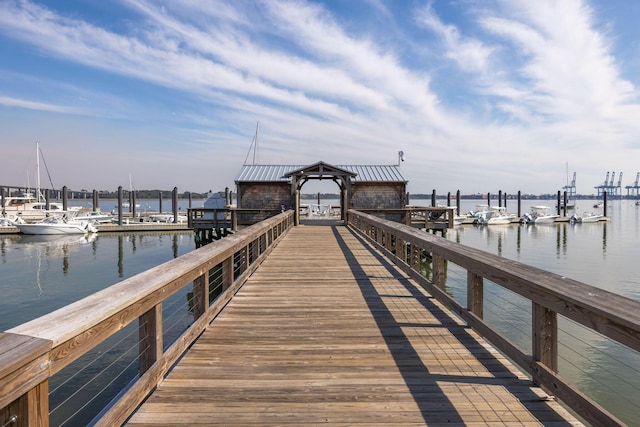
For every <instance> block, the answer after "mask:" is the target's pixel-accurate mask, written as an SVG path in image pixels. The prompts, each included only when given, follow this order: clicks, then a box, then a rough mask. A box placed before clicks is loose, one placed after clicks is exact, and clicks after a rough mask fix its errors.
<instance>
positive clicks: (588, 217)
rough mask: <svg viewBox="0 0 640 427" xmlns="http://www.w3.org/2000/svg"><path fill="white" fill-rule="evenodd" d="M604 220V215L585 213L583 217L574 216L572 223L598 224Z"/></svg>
mask: <svg viewBox="0 0 640 427" xmlns="http://www.w3.org/2000/svg"><path fill="white" fill-rule="evenodd" d="M603 218H604V215H602V214H596V213H593V212H585V213H583V214H582V215H579V216H578V215H572V216H571V219H570V220H569V221H570V222H581V223H584V222H598V221H600V220H602V219H603Z"/></svg>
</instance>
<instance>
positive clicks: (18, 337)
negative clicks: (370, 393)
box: [0, 211, 293, 426]
mask: <svg viewBox="0 0 640 427" xmlns="http://www.w3.org/2000/svg"><path fill="white" fill-rule="evenodd" d="M292 226H293V211H288V212H285V213H281V214H279V215H277V216H275V217H272V218H269V219H267V220H264V221H262V222H260V223H258V224H255V225H253V226H250V227H247V228H246V229H244V230H242V231H240V232H238V233H236V234H233V235H231V236H229V237H226V238H224V239H222V240H219V241H217V242H214V243H212V244H209V245H206V246H203V247H201V248H199V249H196V250H194V251H192V252H190V253H189V254H186V255H183V256H181V257H179V258H176V259H174V260H171V261H168V262H166V263H164V264H162V265H159V266H157V267H154V268H152V269H150V270H147V271H145V272H143V273H140V274H138V275H136V276H133V277H131V278H128V279H126V280H123V281H122V282H119V283H118V284H116V285H113V286H111V287H109V288H107V289H104V290H102V291H100V292H97V293H95V294H93V295H90V296H88V297H86V298H83V299H82V300H80V301H77V302H74V303H72V304H70V305H68V306H66V307H63V308H61V309H59V310H56V311H54V312H52V313H49V314H47V315H44V316H42V317H39V318H37V319H34V320H32V321H30V322H27V323H24V324H22V325H19V326H17V327H15V328H13V329H11V330H9V331H7V333H6V334H1V335H0V340H2V343H3V347H4V343H5V341H6V342H9V341H11V342H12V343H21V345H22V346H23V347H22V348H23V349H28V350H29V351H28V352H21V355H20V358H19V359H18V358H17V356H16V353H15V352H14V353H9V352H6V353H3V352H2V351H0V383H3V384H4V385H6V384H9V386H11V387H9V386H7V387H2V388H1V389H0V390H1V391H2V395H1V398H0V408H2V409H0V425H1V424H2V423H4V422H6V421H7V420H9V419H10V417H11V416H13V415H15V414H14V412H15V411H14V410H13V409H12V408H14V407H16V406H17V407H20V408H23V410H25V409H24V407H26V406H27V405H28V406H29V407H27V409H26V410H25V411H26V413H29V414H32V418H30V419H29V420H28V421H27V422H26V424H24V422H25V421H24V418H20V417H21V416H22V415H17V416H18V423H19V424H18V425H29V426H47V425H48V405H45V404H44V403H42V401H36V400H35V399H32V398H31V395H33V394H34V390H35V391H36V392H37V393H36V394H37V395H38V396H44V397H45V399H44V401H45V402H47V398H46V396H47V392H48V390H47V388H48V387H47V382H48V378H49V377H50V376H51V375H54V374H55V373H57V372H59V371H60V370H61V369H63V368H64V367H66V366H68V365H69V364H70V363H71V362H73V361H74V360H76V359H77V358H79V357H80V356H82V355H83V354H85V353H87V352H88V351H89V350H91V349H92V348H94V347H95V346H96V345H98V344H100V343H101V342H103V341H104V340H105V339H106V338H108V337H109V336H111V335H113V334H114V333H116V332H117V331H119V330H121V329H122V328H124V327H125V326H127V325H128V324H129V323H131V322H132V321H135V320H136V319H138V321H139V324H140V325H141V327H140V329H139V330H140V343H141V344H140V349H141V350H140V364H139V370H140V375H141V376H140V378H139V380H138V381H137V382H136V383H135V384H134V385H133V386H132V387H131V388H130V389H129V390H128V391H126V392H125V393H124V394H123V395H122V396H121V397H120V398H119V400H118V401H117V403H115V404H114V405H113V406H112V407H111V408H110V409H109V410H108V411H106V412H105V413H104V414H103V416H102V417H101V418H100V420H99V421H98V422H97V424H98V425H105V426H107V425H109V426H111V425H120V424H122V422H124V420H126V418H127V417H128V416H129V415H130V414H131V413H132V411H133V410H134V409H135V408H136V407H137V406H138V404H139V403H140V402H142V400H144V398H145V397H146V395H147V394H148V393H149V392H150V391H151V390H152V389H153V387H155V385H156V384H158V382H159V381H160V379H161V378H162V377H163V375H164V374H165V373H166V372H167V371H168V369H169V368H170V367H171V366H172V365H173V363H174V362H175V361H176V360H177V359H178V358H179V357H180V355H181V354H182V353H183V352H184V351H185V350H186V349H187V348H188V346H189V345H190V344H191V343H193V341H194V340H195V338H196V337H197V336H198V335H199V334H200V333H201V332H202V331H203V330H204V328H206V326H207V325H208V324H209V323H210V322H211V320H212V319H213V318H214V317H215V315H216V314H217V313H218V312H219V311H220V310H221V309H222V307H224V305H225V304H226V303H227V302H228V301H229V300H230V299H231V297H232V296H233V294H234V293H235V292H236V291H237V289H238V288H239V287H240V286H241V285H242V284H243V283H244V281H245V280H246V279H247V278H248V277H249V275H250V274H251V273H252V272H253V271H255V269H256V268H257V267H258V266H259V264H260V263H261V262H262V261H263V260H264V258H265V257H266V255H267V254H268V253H269V252H270V251H271V249H272V248H273V247H274V246H275V245H276V244H277V243H278V242H279V240H280V239H281V238H282V237H283V236H284V235H285V234H286V232H287V231H288V230H289V229H290V227H292ZM250 248H251V249H250ZM238 252H244V253H245V257H244V261H243V265H242V266H241V271H239V272H238V271H237V270H236V271H235V274H234V271H233V270H232V269H233V268H234V256H235V254H236V253H238ZM249 252H251V254H249ZM218 265H222V276H223V278H224V280H225V283H223V292H222V294H221V295H220V296H219V297H218V298H217V299H216V300H215V301H214V302H213V303H212V304H210V303H209V301H208V298H209V286H208V276H209V270H211V269H212V268H214V267H216V266H218ZM234 277H235V279H234ZM191 282H193V283H194V301H195V306H196V309H195V310H194V312H195V313H196V319H195V320H194V323H193V324H192V325H191V326H190V327H189V328H188V329H187V331H185V332H184V333H183V334H182V335H181V336H180V337H179V338H178V339H177V340H176V341H175V342H174V343H173V344H172V345H171V346H170V347H168V348H167V349H166V350H164V352H163V345H162V302H163V301H164V300H166V299H167V298H168V297H169V296H171V295H172V294H174V293H175V292H176V291H178V290H180V289H181V288H183V287H185V286H187V285H190V284H191ZM25 369H26V370H28V372H27V373H25ZM17 385H19V386H17ZM14 386H16V387H14ZM25 396H28V397H29V398H28V399H26V400H25ZM16 402H17V403H16ZM24 402H26V405H25V404H23V403H24ZM43 411H44V413H43Z"/></svg>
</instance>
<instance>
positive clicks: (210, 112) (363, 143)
mask: <svg viewBox="0 0 640 427" xmlns="http://www.w3.org/2000/svg"><path fill="white" fill-rule="evenodd" d="M120 6H124V8H125V10H126V11H127V13H128V16H123V17H121V18H118V20H117V25H115V24H113V25H104V23H103V22H102V21H101V20H100V19H85V18H83V15H82V13H77V14H64V13H62V12H56V11H55V5H51V9H49V8H47V7H45V6H42V5H40V4H38V3H35V2H29V1H14V0H7V1H5V2H2V3H0V35H2V36H3V37H5V38H7V39H10V40H16V41H19V42H20V43H23V44H24V45H27V46H29V47H30V49H31V50H33V49H35V50H37V52H38V55H41V56H42V57H43V58H53V59H55V60H56V61H59V62H60V63H64V64H65V65H66V66H68V67H70V68H71V67H73V66H81V67H83V70H97V71H99V72H100V73H101V76H102V77H96V79H100V78H103V77H104V76H108V77H109V78H117V79H118V82H126V84H124V85H122V86H119V85H117V84H116V85H113V86H107V85H105V86H104V87H101V86H100V85H99V84H97V85H96V84H94V85H92V84H91V81H90V79H80V80H77V81H76V80H74V79H73V78H72V77H69V78H68V81H67V82H65V83H64V84H66V85H68V87H70V88H71V87H72V86H73V85H77V87H76V88H71V89H70V90H68V91H67V92H72V93H75V92H77V93H82V94H83V96H86V98H88V99H89V101H88V102H82V103H80V102H77V103H73V102H70V101H69V99H65V100H64V102H62V101H61V102H51V98H50V96H51V95H50V94H48V93H47V91H45V90H41V91H40V92H37V91H31V92H28V93H27V92H20V89H19V88H14V89H11V90H10V91H9V90H8V89H7V88H3V87H0V90H2V92H3V93H4V94H5V98H2V99H0V105H4V106H6V107H20V108H27V109H36V110H37V109H39V110H42V111H52V112H53V111H55V112H61V113H69V114H73V113H74V112H76V113H77V112H78V111H85V114H89V113H86V112H87V110H88V106H89V105H90V106H91V108H90V110H91V113H90V114H92V115H93V116H94V117H97V116H98V115H100V114H103V115H104V117H105V118H107V119H109V120H113V118H114V115H113V113H111V114H109V111H110V110H111V111H122V113H121V116H122V117H126V118H127V120H130V121H132V122H133V121H135V120H136V119H135V118H136V116H138V117H139V118H140V119H139V121H140V123H141V124H140V125H138V126H139V127H142V126H143V125H142V120H143V119H144V120H149V118H150V117H152V116H154V115H155V117H154V119H153V120H152V121H153V122H154V124H155V125H156V126H158V127H160V128H163V127H167V128H168V127H169V126H171V129H172V132H179V134H180V135H181V138H182V139H183V140H182V144H193V145H194V146H198V147H199V149H203V148H204V147H206V146H207V144H209V145H210V148H211V149H212V150H213V151H215V152H219V151H220V150H223V149H224V150H225V153H227V154H228V155H230V156H232V158H233V159H234V160H238V162H237V165H239V164H240V163H241V161H242V159H243V158H244V155H245V153H244V152H243V151H244V147H239V146H238V140H239V139H242V138H246V140H242V143H245V144H246V146H247V147H248V144H249V141H250V135H251V133H252V129H253V127H254V125H255V122H256V121H257V120H259V121H260V122H261V125H262V127H263V129H264V131H263V136H262V137H263V144H262V147H263V149H264V150H265V153H264V154H263V156H261V157H262V158H263V159H265V161H275V162H291V163H301V162H302V163H303V162H306V161H309V162H312V161H316V160H318V159H319V158H321V159H322V160H325V161H330V162H336V163H345V162H364V163H380V162H389V161H394V160H395V153H396V152H397V150H398V149H404V151H405V152H407V155H408V157H409V158H411V160H412V162H406V163H405V164H404V165H403V168H404V170H405V173H407V175H408V178H409V179H410V181H412V182H414V183H415V185H418V186H420V187H423V186H433V187H446V186H452V185H455V186H459V187H462V188H465V186H468V187H472V188H469V191H484V190H485V189H484V188H477V186H478V185H479V182H478V179H477V177H478V176H483V184H481V185H483V186H493V187H494V188H495V186H498V185H502V183H504V182H508V183H510V184H511V183H512V182H513V180H510V179H509V178H508V177H509V176H511V175H513V173H514V171H517V172H518V173H519V174H520V175H523V174H525V175H527V176H528V178H523V179H528V180H529V181H537V180H539V179H540V177H541V175H544V174H545V172H547V171H548V170H549V169H551V168H556V167H557V164H555V163H554V164H549V161H548V160H545V158H546V159H548V158H549V156H553V158H558V159H561V160H558V161H557V163H558V164H561V165H563V164H564V162H565V161H566V160H567V158H570V157H574V158H575V157H576V151H575V150H576V147H580V152H579V157H580V159H581V160H580V162H581V163H583V164H584V167H585V168H587V167H588V168H590V170H591V171H593V172H590V173H597V172H599V168H601V167H602V166H601V165H599V164H594V163H593V161H592V160H589V159H588V158H589V156H593V154H594V153H596V152H598V153H599V150H600V147H601V145H600V144H602V143H606V144H609V145H610V146H611V147H615V148H614V149H621V148H623V147H628V146H630V145H631V144H633V141H635V140H637V135H638V134H639V133H640V124H637V123H636V122H637V119H636V118H637V117H638V112H639V111H638V108H639V103H638V99H637V89H636V82H632V81H629V80H626V79H624V78H622V77H621V76H622V75H623V73H621V71H620V64H619V61H618V59H617V58H616V56H615V45H614V44H613V42H612V40H611V38H610V37H609V34H608V31H611V30H610V29H611V28H612V25H609V23H602V22H599V21H598V19H597V17H596V16H595V12H594V10H593V9H592V8H591V7H590V6H589V4H588V3H587V2H586V1H581V0H566V1H563V2H557V1H551V0H540V1H536V2H529V1H525V0H517V1H512V0H510V1H507V0H492V1H490V2H485V1H482V2H480V1H477V2H476V1H473V0H470V1H466V2H464V7H461V6H458V5H457V4H454V3H452V4H450V5H448V6H447V8H448V9H447V8H444V9H443V8H442V6H441V5H440V3H437V2H426V3H423V4H421V5H419V6H418V7H416V8H415V9H411V8H410V7H409V6H406V7H404V8H403V9H402V10H400V9H397V8H390V7H386V5H385V3H384V2H382V1H380V0H362V1H361V2H359V3H358V7H359V8H360V9H362V10H363V11H364V10H368V14H364V12H363V13H361V14H359V15H357V16H356V15H349V16H348V17H346V16H345V15H341V13H348V12H347V11H345V10H343V9H338V8H330V7H329V6H328V5H325V4H323V3H321V2H311V1H303V0H273V1H257V2H245V1H238V2H227V1H222V2H216V5H215V7H212V5H211V4H210V2H207V1H205V0H196V1H188V2H187V1H164V2H163V1H161V2H151V1H147V0H121V3H120ZM343 6H344V5H343ZM455 8H457V9H455ZM453 9H455V12H456V14H453V13H452V10H453ZM365 17H368V18H370V19H372V20H374V21H375V22H376V23H379V22H383V21H384V22H385V23H387V24H388V25H387V26H379V28H377V27H376V25H364V24H362V22H361V21H362V20H363V19H364V18H365ZM358 19H360V21H359V20H358ZM372 22H373V21H372ZM116 28H117V29H118V30H117V31H116V30H115V29H116ZM603 28H604V29H603ZM96 81H98V80H96ZM59 85H60V86H62V84H59ZM138 85H143V86H144V87H146V88H147V89H146V92H145V91H137V90H136V91H134V92H133V93H128V91H127V89H126V87H128V86H130V87H135V86H138ZM40 87H44V86H40ZM153 88H157V90H155V91H154V89H153ZM109 89H111V92H109ZM152 93H153V95H151V94H152ZM45 94H46V95H45ZM98 100H99V101H100V103H101V104H104V105H101V106H100V107H98V106H97V104H98ZM63 103H64V104H65V105H67V106H66V107H62V106H59V105H58V104H63ZM151 105H154V106H156V107H157V105H160V106H161V107H162V108H156V109H151V107H150V106H151ZM123 107H124V108H123ZM136 109H139V111H138V112H135V111H136ZM147 132H149V134H150V135H151V134H153V135H159V134H160V132H161V131H160V130H148V131H147ZM172 132H167V131H165V132H164V133H165V135H162V136H160V137H159V138H158V137H157V136H156V138H157V140H156V141H155V144H156V145H155V146H156V147H160V146H161V145H162V141H165V140H167V137H166V134H171V133H172ZM207 141H209V142H207ZM168 142H169V141H167V144H166V147H167V148H166V149H167V150H169V149H171V148H170V147H171V144H169V143H168ZM221 147H224V148H221ZM267 147H268V148H267ZM542 152H544V153H545V156H546V157H545V156H541V153H542ZM270 156H271V157H270ZM504 157H507V158H508V159H509V160H508V162H501V163H503V164H506V165H505V166H503V168H502V170H500V171H499V172H497V171H494V172H492V174H491V176H489V175H490V174H487V172H486V170H487V166H488V165H490V164H492V163H494V162H495V161H496V160H495V159H498V158H504ZM614 160H615V158H614V156H613V155H612V154H610V153H605V154H602V155H599V161H600V162H607V161H609V162H613V161H614ZM227 163H228V164H229V165H225V167H226V169H225V172H224V173H225V174H227V176H229V175H233V174H234V173H235V170H234V167H233V166H232V165H233V162H227ZM237 165H236V167H237ZM426 165H429V166H428V167H426ZM502 173H503V174H504V177H501V176H497V175H498V174H502ZM494 175H496V176H494ZM512 185H518V186H521V185H522V184H515V183H513V184H512ZM515 189H521V188H515ZM512 190H513V189H512Z"/></svg>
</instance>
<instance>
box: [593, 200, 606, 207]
mask: <svg viewBox="0 0 640 427" xmlns="http://www.w3.org/2000/svg"><path fill="white" fill-rule="evenodd" d="M603 206H604V202H602V201H600V202H597V203H596V204H595V205H593V207H594V208H601V207H603Z"/></svg>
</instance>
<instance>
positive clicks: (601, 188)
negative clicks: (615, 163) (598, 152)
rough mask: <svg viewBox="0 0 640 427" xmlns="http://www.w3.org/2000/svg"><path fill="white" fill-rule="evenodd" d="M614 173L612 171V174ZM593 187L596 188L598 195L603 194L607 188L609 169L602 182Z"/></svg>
mask: <svg viewBox="0 0 640 427" xmlns="http://www.w3.org/2000/svg"><path fill="white" fill-rule="evenodd" d="M615 174H616V173H615V172H614V173H613V175H615ZM611 182H613V179H612V180H611ZM594 188H595V189H596V190H598V197H600V196H604V193H605V192H606V191H608V189H609V171H607V176H606V177H605V179H604V183H602V184H600V185H597V186H596V187H594Z"/></svg>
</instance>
